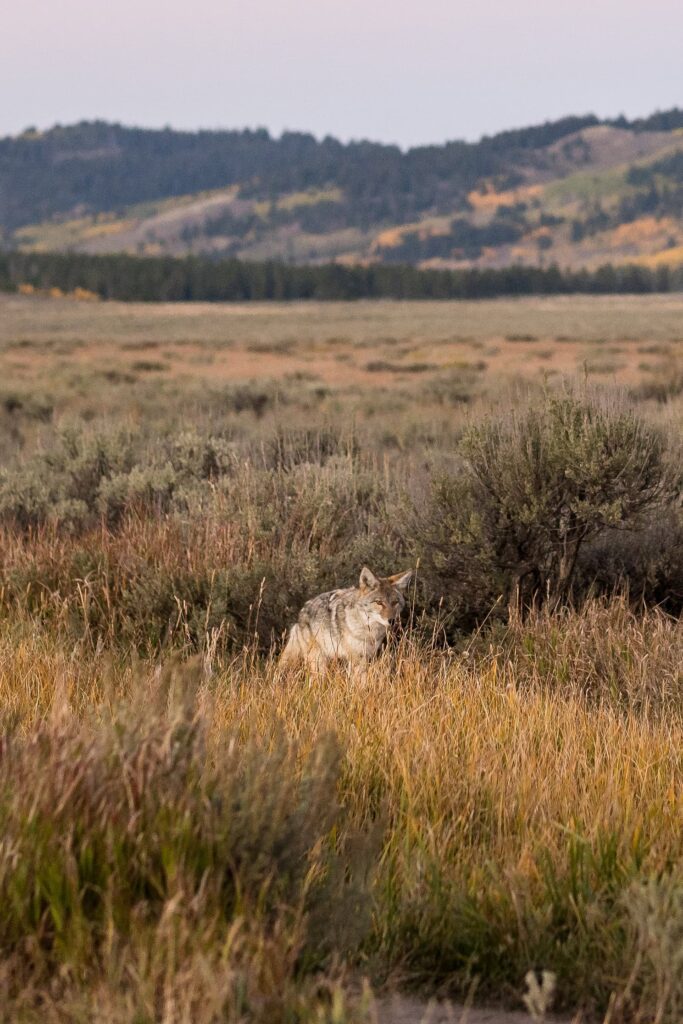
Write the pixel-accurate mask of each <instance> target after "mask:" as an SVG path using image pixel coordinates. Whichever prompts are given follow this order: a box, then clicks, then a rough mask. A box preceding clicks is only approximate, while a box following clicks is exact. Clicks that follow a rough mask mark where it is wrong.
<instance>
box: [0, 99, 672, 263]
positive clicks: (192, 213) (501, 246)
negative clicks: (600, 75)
mask: <svg viewBox="0 0 683 1024" xmlns="http://www.w3.org/2000/svg"><path fill="white" fill-rule="evenodd" d="M0 241H1V243H2V245H3V247H4V248H21V249H28V250H39V251H49V250H77V251H82V252H87V253H98V254H102V253H112V252H128V253H133V254H145V255H176V256H177V255H183V254H188V253H191V254H202V255H210V256H215V257H228V256H236V257H240V258H243V259H252V260H253V259H265V258H279V259H284V260H287V261H293V262H302V263H303V262H322V261H328V260H337V261H340V262H347V263H367V262H379V263H404V262H408V263H414V264H417V265H420V266H429V267H458V266H463V265H469V266H481V267H500V266H506V265H509V264H511V263H527V264H541V265H543V264H546V265H547V264H550V263H555V262H556V263H559V264H560V265H561V266H565V267H572V268H578V267H588V268H594V267H596V266H599V265H600V264H602V263H605V262H608V261H609V262H614V263H625V262H629V263H633V262H642V263H644V264H646V265H649V266H657V265H660V264H662V263H665V264H676V263H681V262H683V111H681V110H672V111H669V112H667V113H660V114H655V115H653V116H652V117H650V118H647V119H642V120H639V121H631V122H629V121H626V120H625V119H623V118H620V119H619V120H617V121H611V122H606V121H599V120H598V119H597V118H596V117H593V116H590V115H589V116H586V117H570V118H565V119H563V120H561V121H557V122H554V123H547V124H544V125H539V126H535V127H531V128H526V129H520V130H515V131H508V132H503V133H501V134H499V135H496V136H493V137H487V138H483V139H481V140H480V141H479V142H476V143H466V142H449V143H445V144H444V145H441V146H428V147H419V148H415V149H410V150H407V151H405V152H404V151H402V150H400V149H399V148H398V147H395V146H388V145H381V144H378V143H370V142H352V143H349V144H342V143H340V142H338V141H337V140H335V139H332V138H329V137H328V138H325V139H323V140H322V141H317V140H316V139H315V138H314V137H313V136H310V135H306V134H302V133H293V132H289V133H285V134H283V135H282V136H281V137H280V138H277V139H276V138H273V137H271V136H270V135H269V134H268V132H266V131H265V130H257V131H248V130H247V131H221V132H208V131H201V132H195V133H190V132H176V131H172V130H170V129H165V130H162V131H152V130H145V129H133V128H125V127H122V126H120V125H112V124H106V123H104V122H94V123H82V124H79V125H74V126H71V127H59V126H58V127H55V128H53V129H51V130H50V131H47V132H43V133H40V132H36V131H27V132H25V133H24V134H23V135H21V136H19V137H17V138H5V139H1V140H0Z"/></svg>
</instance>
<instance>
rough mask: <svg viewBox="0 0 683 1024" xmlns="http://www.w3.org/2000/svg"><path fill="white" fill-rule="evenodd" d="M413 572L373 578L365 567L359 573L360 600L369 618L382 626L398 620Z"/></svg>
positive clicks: (372, 573) (373, 575)
mask: <svg viewBox="0 0 683 1024" xmlns="http://www.w3.org/2000/svg"><path fill="white" fill-rule="evenodd" d="M412 575H413V570H412V569H409V570H408V571H407V572H398V573H396V575H395V576H375V574H374V572H371V571H370V569H368V568H367V566H363V568H362V569H361V573H360V599H361V603H362V604H363V606H364V608H365V610H366V611H367V613H368V615H369V617H370V618H371V619H373V620H374V621H375V622H380V623H381V624H382V625H384V626H388V625H389V623H390V622H391V621H392V620H393V619H396V618H398V616H399V615H400V614H401V612H402V611H403V609H404V608H405V604H406V598H405V592H406V589H407V587H408V584H409V583H410V580H411V578H412Z"/></svg>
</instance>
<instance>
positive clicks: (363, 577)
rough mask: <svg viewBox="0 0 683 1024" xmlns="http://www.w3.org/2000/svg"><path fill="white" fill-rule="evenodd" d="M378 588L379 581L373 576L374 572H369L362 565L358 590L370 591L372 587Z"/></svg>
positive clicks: (365, 566)
mask: <svg viewBox="0 0 683 1024" xmlns="http://www.w3.org/2000/svg"><path fill="white" fill-rule="evenodd" d="M378 586H379V580H378V579H377V577H376V576H375V574H374V572H370V570H369V569H368V567H367V565H364V566H363V568H362V569H361V571H360V588H361V590H372V588H373V587H378Z"/></svg>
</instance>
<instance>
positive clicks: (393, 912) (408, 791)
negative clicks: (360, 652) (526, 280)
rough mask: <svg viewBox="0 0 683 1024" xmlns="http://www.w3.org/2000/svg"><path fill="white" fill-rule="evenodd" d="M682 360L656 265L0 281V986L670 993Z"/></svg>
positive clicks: (681, 849) (678, 777) (38, 989)
mask: <svg viewBox="0 0 683 1024" xmlns="http://www.w3.org/2000/svg"><path fill="white" fill-rule="evenodd" d="M682 395H683V297H680V296H677V295H674V294H671V295H663V296H646V297H632V296H623V297H622V296H610V297H604V298H593V297H591V298H588V297H571V298H568V297H567V298H565V297H560V298H547V299H518V300H503V299H501V300H496V301H492V302H458V303H451V302H439V303H437V302H414V303H399V302H374V303H373V302H358V303H345V304H342V303H301V304H294V303H293V304H276V303H271V304H245V305H215V306H211V305H204V304H191V305H190V304H187V305H183V304H177V305H151V304H147V305H137V304H122V303H121V304H119V303H99V302H91V301H75V300H73V299H69V298H64V297H61V298H57V297H54V298H49V297H47V296H35V295H34V296H0V422H1V423H2V427H3V430H2V435H1V440H0V694H1V697H2V700H1V702H0V705H1V707H0V710H1V715H2V722H1V723H0V822H1V830H0V836H1V839H0V993H1V994H2V999H1V1000H0V1004H1V1006H0V1019H4V1020H7V1021H26V1022H34V1021H35V1022H37V1021H40V1022H43V1021H47V1022H55V1024H56V1022H66V1021H83V1022H86V1021H92V1020H97V1021H103V1022H106V1024H124V1022H125V1024H128V1022H133V1021H135V1022H136V1024H152V1022H157V1021H158V1022H163V1024H172V1022H173V1024H176V1022H178V1024H181V1022H182V1024H218V1022H237V1021H240V1022H242V1021H245V1022H246V1021H254V1022H262V1024H271V1022H277V1021H283V1022H302V1024H303V1022H317V1024H322V1022H329V1024H361V1022H362V1024H369V1022H373V1021H379V1022H381V1024H385V1022H386V1024H389V1021H393V1020H394V1019H395V1017H394V1011H393V1010H391V1009H390V1008H389V1003H388V1002H387V993H392V992H396V991H397V992H400V993H403V994H409V995H410V997H411V998H413V997H414V998H416V999H417V1000H418V1001H417V1003H412V1002H411V1003H410V1004H409V1005H410V1006H411V1007H412V1006H418V1010H416V1011H415V1014H416V1015H415V1016H414V1018H412V1019H414V1020H415V1021H418V1020H420V1019H421V1018H420V1010H419V1006H420V1005H424V1006H426V1003H425V1001H426V1000H427V999H428V998H429V997H431V996H435V997H438V998H441V999H451V1000H454V1001H455V1002H456V1003H458V1004H461V1005H469V1004H471V1003H474V1004H475V1005H476V1004H477V1003H481V1004H483V1005H489V1006H496V1007H501V1008H510V1009H517V1010H523V1009H524V1006H525V1005H526V1006H527V1009H528V1013H529V1019H532V1018H533V1019H535V1020H541V1019H543V1018H544V1016H545V1014H546V1011H547V1010H548V1008H549V1006H550V1002H551V1000H550V998H549V997H548V999H547V1000H546V999H545V997H544V996H543V995H539V994H538V992H536V994H535V995H534V982H533V980H531V981H529V980H528V978H527V975H528V972H529V971H535V972H537V974H538V977H539V980H540V978H541V974H542V972H544V971H545V972H550V973H551V974H552V978H553V980H552V982H551V981H547V983H546V984H547V985H548V986H550V987H552V988H553V997H552V1006H553V1009H554V1010H555V1011H556V1012H557V1013H559V1014H561V1015H562V1018H563V1019H566V1020H577V1021H579V1020H581V1021H586V1022H589V1021H595V1022H605V1024H607V1022H609V1024H636V1022H637V1024H679V1022H680V1021H681V1020H682V1019H683V982H682V980H681V979H682V978H683V874H682V867H681V865H682V863H683V828H682V825H683V670H682V669H681V666H682V665H683V633H682V631H681V627H680V613H681V610H682V609H683V513H682V511H681V482H682V480H683V457H682V448H681V426H682V424H683V398H682V397H681V396H682ZM363 564H368V565H370V566H371V567H372V568H373V569H374V570H375V571H377V572H379V573H390V572H396V571H398V570H401V569H407V568H409V567H411V566H416V567H417V575H416V582H415V585H414V587H413V588H412V591H411V595H410V601H409V609H408V611H407V614H406V616H405V621H404V622H402V623H401V627H400V628H399V629H397V631H396V634H395V635H393V636H392V637H391V638H390V642H389V643H388V644H387V647H386V649H385V650H384V651H383V653H382V655H381V657H380V658H379V659H378V661H377V662H376V663H374V664H373V666H372V667H371V669H370V671H369V673H368V676H367V678H364V679H359V678H355V677H353V676H351V677H350V676H349V674H348V673H346V672H345V671H344V670H343V669H342V668H341V667H338V668H333V669H331V670H330V671H329V673H327V674H326V675H325V676H324V677H321V678H320V677H316V676H311V675H309V674H308V673H306V672H305V671H304V670H303V669H302V670H300V671H286V672H285V671H284V670H283V669H282V668H281V667H279V666H278V663H277V654H278V651H279V649H280V648H281V644H282V640H283V637H284V634H285V631H286V629H287V627H288V626H289V625H290V624H291V623H292V622H293V621H294V619H295V617H296V614H297V612H298V609H299V608H300V607H301V604H302V603H303V602H304V601H305V600H306V599H308V598H309V597H311V596H313V595H315V594H317V593H319V592H321V591H323V590H326V589H330V588H331V587H334V586H347V585H350V584H352V583H353V582H354V581H355V580H356V578H357V576H358V573H359V571H360V568H361V566H362V565H363ZM525 996H526V1004H525V1002H524V999H525ZM546 1002H547V1003H548V1006H546V1005H545V1003H546ZM392 1005H394V1004H392ZM407 1005H408V1003H406V1006H407ZM411 1012H412V1011H411ZM396 1019H397V1018H396ZM406 1019H407V1018H406ZM455 1019H460V1017H459V1016H456V1017H455ZM525 1019H526V1018H525Z"/></svg>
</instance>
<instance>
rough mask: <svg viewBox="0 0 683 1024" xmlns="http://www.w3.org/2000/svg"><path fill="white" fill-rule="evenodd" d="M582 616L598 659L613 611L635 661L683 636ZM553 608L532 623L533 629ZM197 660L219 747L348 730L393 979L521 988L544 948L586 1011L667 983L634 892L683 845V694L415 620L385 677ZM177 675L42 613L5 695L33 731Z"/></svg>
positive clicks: (577, 627)
mask: <svg viewBox="0 0 683 1024" xmlns="http://www.w3.org/2000/svg"><path fill="white" fill-rule="evenodd" d="M623 614H624V615H625V614H626V613H625V612H624V613H623ZM620 616H621V617H620ZM567 626H568V630H569V633H570V635H571V634H573V636H574V640H575V642H576V641H577V638H578V637H579V636H583V638H584V643H585V645H586V649H585V650H584V652H583V657H584V659H586V658H588V659H589V660H590V658H591V656H592V654H593V651H592V648H591V639H592V636H593V634H592V633H591V630H595V629H601V630H602V631H605V630H607V631H608V632H609V631H610V630H611V632H612V635H611V636H609V637H608V640H610V641H611V642H612V643H613V644H616V645H617V646H618V645H620V644H621V645H622V647H623V646H624V645H625V649H626V654H625V658H626V661H628V662H630V664H632V666H633V667H634V671H636V672H637V671H638V670H640V671H641V673H645V674H647V671H648V670H647V665H646V662H647V659H648V656H649V652H648V648H647V641H648V639H651V637H652V633H651V631H652V630H654V632H655V634H656V635H657V636H658V640H659V644H660V646H661V656H662V657H665V656H666V652H667V651H668V655H669V658H670V662H669V663H670V665H675V664H676V661H675V659H676V651H678V653H679V654H680V644H681V634H680V627H679V626H678V625H677V624H676V623H673V622H671V621H670V620H666V619H664V618H663V617H658V616H657V615H655V616H654V618H652V617H650V619H649V620H647V621H646V622H645V625H644V626H641V625H639V620H638V619H637V617H634V616H631V615H630V613H629V614H628V615H627V617H626V619H624V617H623V615H622V613H620V612H619V611H617V610H614V609H612V610H607V611H605V612H604V613H603V612H602V611H601V609H600V606H595V607H593V608H588V609H587V610H586V611H585V612H584V613H582V614H581V615H578V614H577V615H574V616H573V617H571V616H570V618H569V619H568V621H567ZM539 628H540V626H539V625H537V626H534V625H533V624H532V625H530V627H528V629H527V627H521V626H520V627H519V629H520V630H522V633H521V634H520V636H519V637H518V638H517V639H518V641H519V643H520V644H523V642H524V635H527V636H528V637H531V636H533V635H537V633H538V630H539ZM544 628H545V627H544ZM525 631H526V633H525ZM527 646H529V645H528V644H527ZM515 649H516V648H515ZM564 653H566V652H564ZM576 653H577V652H576V651H575V654H576ZM556 655H557V656H558V657H561V656H563V652H562V651H558V652H556ZM579 662H580V659H579V658H578V657H577V660H576V664H577V665H579ZM662 664H663V663H662ZM671 671H672V670H671V669H669V672H671ZM585 674H586V678H588V675H589V673H585ZM665 674H666V672H665ZM673 674H674V675H675V668H674V669H673ZM184 678H185V683H184V684H183V685H184V686H185V693H186V699H187V695H188V693H189V694H190V695H191V696H190V700H191V702H192V705H194V707H195V708H196V709H197V713H198V714H200V715H201V716H202V718H203V720H204V722H205V724H206V726H207V727H208V730H209V734H210V736H211V739H212V745H215V749H216V750H217V751H218V750H220V749H222V748H223V747H224V746H225V744H226V743H232V742H234V739H231V737H235V736H236V735H237V736H238V737H240V739H239V742H240V743H243V744H245V745H246V746H247V747H248V746H249V745H250V744H253V743H254V742H256V743H257V744H258V745H259V746H260V747H261V748H262V749H265V750H270V751H276V750H277V749H278V748H279V746H280V745H281V744H282V742H283V739H284V741H285V742H286V743H287V744H288V745H290V746H291V748H292V749H296V750H297V752H298V754H297V756H298V758H300V759H301V763H302V764H303V763H305V762H306V761H307V759H310V757H312V756H314V755H315V751H316V749H317V747H318V746H319V744H320V743H321V741H322V740H323V738H324V737H325V736H328V735H329V734H331V733H332V734H334V735H335V736H336V737H337V742H338V744H339V747H340V750H341V751H342V755H343V759H342V763H341V771H340V776H339V782H338V797H339V800H340V801H341V804H342V805H343V806H344V808H345V809H346V812H347V813H348V814H349V815H350V819H351V820H352V821H353V822H354V826H355V827H357V828H358V829H359V830H360V831H361V832H365V833H372V832H376V830H377V827H378V825H379V826H380V828H381V835H382V839H381V849H380V850H379V851H378V856H377V859H376V861H375V862H374V863H372V864H369V865H368V868H369V870H370V871H371V874H370V876H369V877H370V878H371V879H372V889H371V894H372V901H373V907H374V910H373V916H374V923H373V927H372V933H371V935H370V937H369V939H368V940H367V942H366V945H365V948H366V957H369V959H366V967H365V969H366V970H370V972H371V973H372V974H373V975H374V978H375V980H376V981H377V982H381V981H383V980H386V979H388V978H393V979H394V980H401V981H402V983H403V984H405V983H406V982H408V981H410V982H411V983H413V984H414V983H415V982H421V983H422V984H425V983H426V984H429V985H432V986H433V985H438V986H439V987H440V989H441V991H446V992H449V993H451V994H455V995H464V994H466V992H467V990H468V986H469V985H470V984H471V983H472V980H473V979H474V978H478V984H479V988H480V991H481V992H482V993H484V992H488V993H489V995H495V996H497V997H498V998H500V996H501V995H504V996H506V997H507V998H508V999H512V1001H513V1002H514V1001H515V1000H516V999H518V998H519V997H520V996H521V992H522V979H523V976H524V974H525V973H526V971H527V970H528V968H529V967H532V966H542V967H544V968H547V969H550V970H553V971H554V972H555V973H556V974H557V975H558V987H559V995H560V1000H561V1003H562V1004H564V1005H565V1006H569V1007H570V1008H573V1009H575V1008H576V1007H577V1006H578V1005H584V1006H589V1007H590V1006H591V1005H593V1003H596V1004H597V1005H598V1006H600V1005H601V1006H603V1007H604V1006H605V1005H606V1002H607V1000H608V997H609V994H610V993H612V995H613V999H616V1000H617V1002H618V1003H619V1005H620V1006H621V1008H622V1011H623V1013H624V1017H623V1019H624V1020H625V1019H631V1018H630V1017H629V1016H628V1012H633V1013H636V1010H637V1005H636V1004H638V1000H641V1001H644V1002H642V1005H643V1006H646V1005H647V1001H648V1000H652V999H653V998H654V997H653V996H652V984H653V983H652V979H651V974H652V970H651V969H650V968H649V967H648V961H647V958H646V962H645V964H643V963H641V962H640V960H639V956H641V955H642V954H638V944H637V932H636V927H635V925H634V924H630V923H629V922H630V921H632V918H631V916H630V913H629V900H630V899H631V897H630V896H629V893H630V892H631V891H632V890H633V891H634V892H636V891H637V890H638V886H639V885H640V884H641V883H642V882H643V881H644V880H646V879H648V878H657V877H662V876H663V875H664V876H665V875H667V873H670V872H671V870H672V867H673V866H674V865H677V864H678V865H680V862H681V857H682V855H683V833H682V830H681V827H680V826H681V821H682V820H683V713H682V711H681V705H680V700H679V701H678V702H674V701H673V700H670V699H669V697H666V702H665V706H664V707H663V708H662V706H661V705H660V706H659V711H658V712H657V713H654V712H653V713H649V712H648V711H647V710H644V709H643V707H642V706H636V705H635V704H634V705H631V704H629V703H628V702H626V703H624V702H621V701H619V700H618V699H616V700H615V699H613V696H612V695H611V694H610V690H609V687H607V688H605V689H604V690H603V692H602V694H601V695H599V696H597V697H596V696H595V695H594V694H591V693H590V692H588V694H586V692H584V690H583V689H582V679H581V678H580V672H579V671H577V672H576V674H575V677H574V678H569V679H565V680H564V682H563V683H562V681H561V680H560V682H558V683H557V685H554V683H555V681H556V665H554V664H553V663H552V659H551V660H548V657H547V652H546V657H545V659H544V658H542V657H541V658H537V659H536V660H534V659H531V660H524V659H520V658H517V657H515V656H514V654H513V655H512V656H511V655H510V654H509V653H508V652H506V647H505V645H503V646H501V647H493V648H491V649H490V651H489V652H488V653H486V652H479V653H476V652H474V651H470V652H466V653H464V654H462V655H458V656H453V655H447V654H445V653H439V652H430V651H428V650H424V649H419V648H415V647H414V646H413V645H411V644H410V642H409V641H408V640H407V639H404V640H403V641H402V642H401V643H400V644H399V645H398V647H396V648H394V649H392V650H389V651H387V652H386V653H385V655H383V657H382V658H381V659H380V660H379V661H378V662H377V663H375V664H374V665H373V666H371V668H370V671H369V673H368V675H367V678H365V679H357V678H353V677H349V676H348V675H347V674H346V673H345V672H342V671H339V670H334V669H333V670H331V671H330V672H329V673H327V674H325V675H324V676H322V677H310V676H308V675H307V674H303V673H291V672H289V673H283V672H282V671H281V670H280V669H279V668H278V666H277V664H276V663H273V662H269V663H265V664H264V663H262V662H259V661H257V660H256V659H255V658H254V657H253V656H252V655H251V654H250V653H249V652H245V654H244V655H243V656H242V657H240V658H237V659H236V660H235V661H233V662H232V663H230V664H220V663H213V661H212V658H211V656H210V651H208V653H206V654H205V656H204V658H203V660H201V661H199V662H197V663H196V668H195V669H194V671H193V672H192V673H191V674H190V676H189V677H187V674H186V673H185V676H184ZM648 678H649V677H648ZM159 679H160V676H159V669H158V667H157V666H156V665H155V664H153V663H138V664H137V665H136V664H134V663H131V662H130V661H125V660H123V661H122V660H119V661H118V662H117V661H116V659H115V658H113V657H112V655H111V654H108V653H106V652H104V651H101V650H100V651H95V652H93V651H92V649H91V648H89V646H88V645H87V644H79V645H76V646H74V647H72V648H71V649H69V648H68V647H64V646H63V645H60V644H59V643H58V642H55V640H54V638H53V637H50V635H48V634H42V633H41V632H40V631H39V630H35V629H34V630H31V629H29V628H28V623H25V624H24V627H23V628H21V629H19V630H17V624H16V623H15V625H14V628H13V629H8V628H5V629H3V631H2V634H1V635H0V699H1V700H2V702H3V704H4V706H5V708H6V709H7V711H11V712H12V713H13V714H14V715H15V716H17V717H18V719H19V721H20V722H21V727H22V729H23V730H24V731H26V733H27V735H30V734H31V732H32V731H33V730H34V729H35V728H36V727H37V725H38V723H39V722H40V721H41V720H48V721H56V720H61V719H62V718H63V715H64V709H65V706H68V707H69V708H71V709H72V712H73V713H75V714H76V715H77V716H79V717H85V718H86V719H87V720H90V719H91V718H92V716H93V714H95V715H96V716H99V715H104V716H105V717H106V715H107V714H108V713H109V710H110V709H111V708H114V707H116V706H117V704H119V703H120V701H121V700H122V699H128V700H129V699H138V700H139V699H140V695H141V694H144V692H145V691H147V692H148V693H149V694H150V702H146V703H149V706H150V707H152V706H154V698H153V697H152V695H153V694H154V693H155V692H157V690H158V687H159ZM188 679H189V684H188ZM603 682H604V679H603ZM678 682H679V685H680V682H681V680H680V673H679V674H678ZM188 685H189V686H190V690H189V691H188V690H187V686H188ZM55 716H57V717H56V718H55ZM634 898H635V897H634ZM657 941H660V942H661V936H659V934H658V938H657ZM188 942H189V947H190V948H192V945H193V944H192V941H191V940H189V939H188ZM655 946H656V943H655ZM648 955H649V956H651V957H656V955H657V949H656V948H655V947H653V948H651V949H650V950H649V954H648ZM657 969H658V970H664V971H666V969H667V965H666V964H664V965H662V964H661V963H660V964H658V966H657ZM634 970H635V971H636V973H637V974H638V986H637V991H636V993H635V994H634V993H631V994H630V995H629V994H628V990H629V985H631V986H632V985H633V980H632V978H631V974H632V972H633V971H634ZM177 980H178V977H176V978H175V981H174V984H175V982H177ZM676 991H677V990H676ZM672 998H673V997H672ZM676 998H678V996H676ZM615 1005H616V1004H615ZM638 1005H640V1004H638ZM664 1005H665V1009H666V1007H667V1006H668V1005H669V1004H668V1003H665V1004H664ZM673 1005H674V1004H673V1003H671V1006H673ZM627 1011H628V1012H627ZM211 1019H213V1018H211ZM614 1019H622V1018H620V1017H615V1018H614ZM637 1019H641V1018H637ZM642 1019H647V1020H649V1019H650V1018H649V1017H648V1016H647V1014H646V1015H645V1017H644V1018H642ZM661 1019H662V1020H673V1019H674V1018H673V1017H667V1016H666V1015H665V1016H663V1017H662V1018H661Z"/></svg>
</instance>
